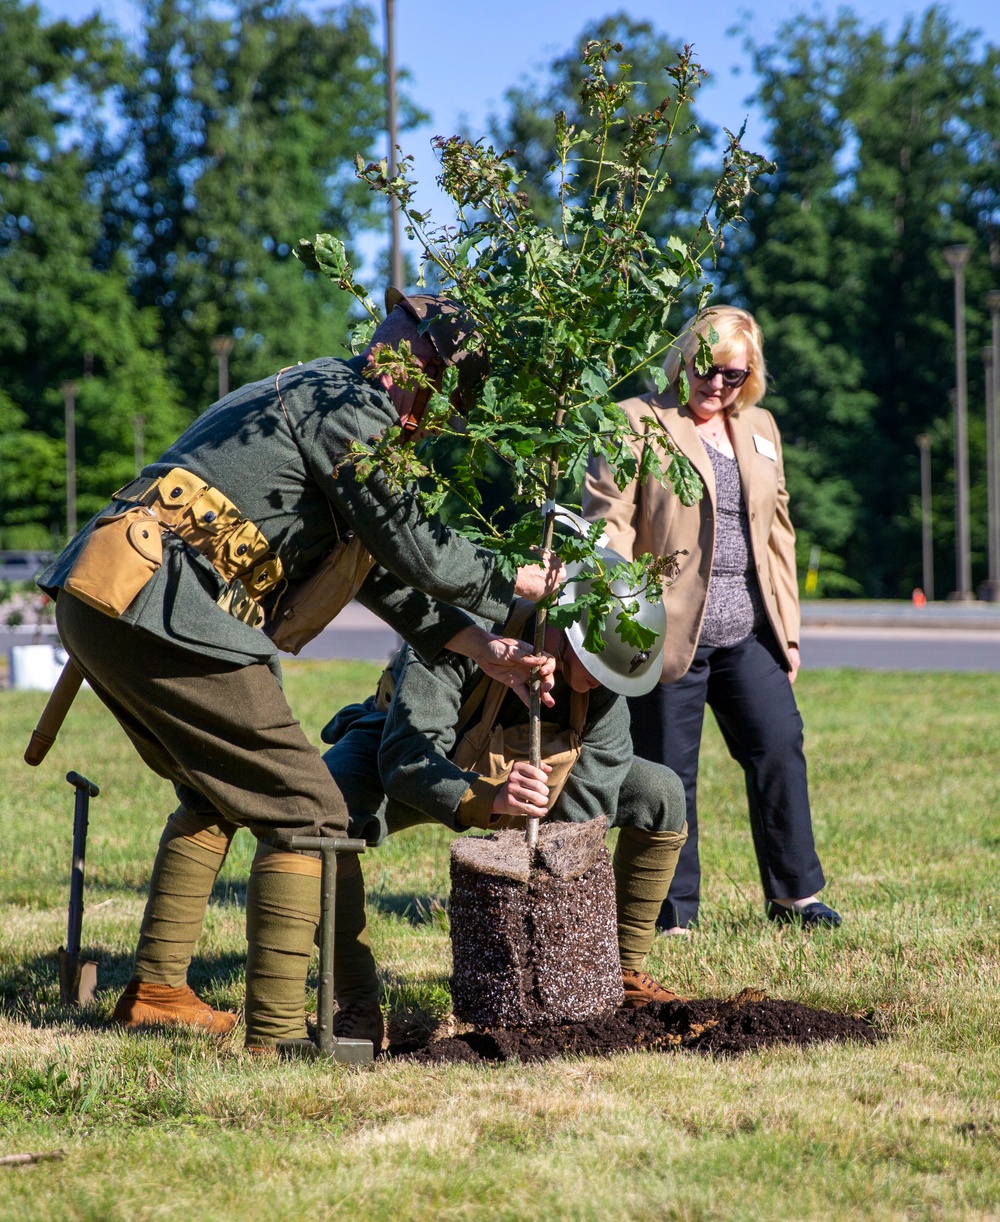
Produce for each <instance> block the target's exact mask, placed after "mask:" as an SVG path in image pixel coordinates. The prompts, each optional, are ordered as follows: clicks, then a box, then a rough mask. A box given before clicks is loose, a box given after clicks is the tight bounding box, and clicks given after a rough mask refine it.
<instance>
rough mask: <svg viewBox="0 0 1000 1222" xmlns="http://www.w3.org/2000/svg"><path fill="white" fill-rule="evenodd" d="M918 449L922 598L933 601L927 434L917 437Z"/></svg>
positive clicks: (929, 466) (932, 542)
mask: <svg viewBox="0 0 1000 1222" xmlns="http://www.w3.org/2000/svg"><path fill="white" fill-rule="evenodd" d="M917 445H918V446H919V447H920V536H921V542H922V544H923V548H922V550H923V561H924V578H923V581H924V596H925V597H926V599H927V601H928V602H929V603H931V602H933V601H934V521H933V519H932V517H931V438H930V434H929V433H921V434H920V435H919V436H918V437H917Z"/></svg>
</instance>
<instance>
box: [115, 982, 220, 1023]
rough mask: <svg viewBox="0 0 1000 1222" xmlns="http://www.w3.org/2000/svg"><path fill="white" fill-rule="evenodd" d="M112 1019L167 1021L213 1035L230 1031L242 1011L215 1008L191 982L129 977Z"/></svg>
mask: <svg viewBox="0 0 1000 1222" xmlns="http://www.w3.org/2000/svg"><path fill="white" fill-rule="evenodd" d="M111 1019H112V1021H113V1022H116V1023H121V1024H122V1026H125V1027H155V1026H159V1025H161V1024H163V1023H167V1024H174V1025H177V1026H182V1027H201V1028H203V1029H204V1030H205V1031H209V1032H211V1034H212V1035H228V1034H229V1032H230V1031H232V1029H233V1027H235V1026H236V1023H237V1020H238V1019H239V1015H238V1014H229V1013H228V1012H227V1011H225V1010H213V1009H212V1007H211V1006H208V1005H206V1004H205V1003H204V1002H203V1001H202V1000H201V998H200V997H198V996H197V994H196V993H195V992H194V990H193V989H192V988H190V987H189V986H188V985H184V986H183V988H179V989H175V988H172V987H171V986H170V985H169V984H150V983H147V982H146V981H144V980H130V981H129V982H128V984H127V985H126V986H125V992H124V993H122V995H121V997H119V998H118V1004H117V1005H116V1006H115V1012H114V1014H112V1015H111Z"/></svg>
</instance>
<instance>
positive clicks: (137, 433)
mask: <svg viewBox="0 0 1000 1222" xmlns="http://www.w3.org/2000/svg"><path fill="white" fill-rule="evenodd" d="M145 427H146V417H145V416H133V417H132V457H133V459H134V461H135V473H136V475H138V474H139V472H140V471H141V470H142V469H143V467H144V466H145V465H146V436H145Z"/></svg>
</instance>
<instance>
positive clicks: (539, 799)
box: [493, 760, 552, 819]
mask: <svg viewBox="0 0 1000 1222" xmlns="http://www.w3.org/2000/svg"><path fill="white" fill-rule="evenodd" d="M551 771H552V765H551V764H545V763H543V764H542V766H541V768H533V767H532V765H531V764H529V763H528V762H527V760H517V761H516V763H515V764H514V767H513V768H512V769H511V774H510V776H509V777H508V778H507V780H506V781H504V783H503V784H502V785H501V786H500V788H499V789H498V790H497V792H496V797H495V798H494V799H493V814H495V815H531V816H533V817H534V818H536V819H544V818H545V816H546V815H547V814H548V813H549V787H548V785H546V784H545V777H546V776H547V775H548V773H550V772H551Z"/></svg>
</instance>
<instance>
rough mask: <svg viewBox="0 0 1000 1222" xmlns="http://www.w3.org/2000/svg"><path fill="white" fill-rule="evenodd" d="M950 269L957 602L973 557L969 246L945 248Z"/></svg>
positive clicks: (968, 588)
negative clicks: (967, 351)
mask: <svg viewBox="0 0 1000 1222" xmlns="http://www.w3.org/2000/svg"><path fill="white" fill-rule="evenodd" d="M942 253H943V254H944V257H945V262H946V263H947V264H948V266H949V267H950V268H951V274H952V280H953V283H954V289H955V573H956V578H957V589H956V591H955V595H954V597H955V598H956V599H963V600H964V599H971V598H972V556H971V548H970V543H969V434H968V384H967V380H966V360H965V265H966V263H968V261H969V247H968V246H966V245H958V246H946V247H945V248H944V251H943V252H942Z"/></svg>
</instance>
